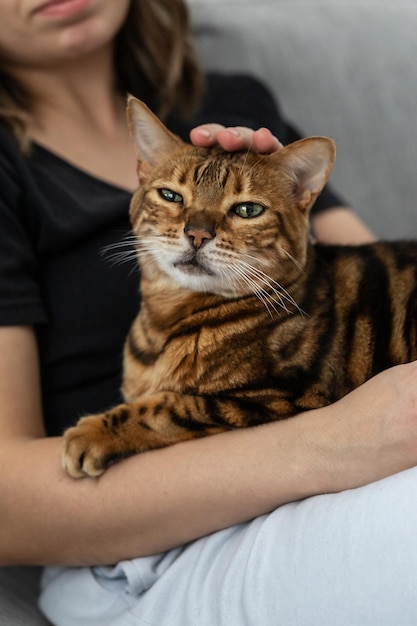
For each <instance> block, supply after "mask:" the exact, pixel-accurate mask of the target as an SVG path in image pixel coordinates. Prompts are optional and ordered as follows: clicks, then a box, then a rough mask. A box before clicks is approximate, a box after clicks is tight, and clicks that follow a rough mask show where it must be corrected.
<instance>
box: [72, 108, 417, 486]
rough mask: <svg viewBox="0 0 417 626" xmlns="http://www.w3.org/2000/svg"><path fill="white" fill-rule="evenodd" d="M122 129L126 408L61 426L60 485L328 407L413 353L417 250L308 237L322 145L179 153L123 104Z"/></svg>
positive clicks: (159, 129) (150, 121) (139, 111)
mask: <svg viewBox="0 0 417 626" xmlns="http://www.w3.org/2000/svg"><path fill="white" fill-rule="evenodd" d="M129 119H130V124H131V128H132V134H133V135H134V136H135V138H136V142H137V148H138V154H139V165H138V176H139V181H140V187H139V189H138V191H137V193H136V194H135V196H134V198H133V201H132V205H131V219H132V225H133V232H134V234H135V237H136V246H137V256H138V260H139V264H140V267H141V292H142V305H141V309H140V312H139V315H138V317H137V318H136V320H135V321H134V324H133V326H132V328H131V331H130V334H129V336H128V338H127V341H126V346H125V368H124V384H123V393H124V396H125V400H126V402H125V404H123V405H121V406H119V407H116V408H115V409H113V410H110V411H109V412H108V413H106V414H104V415H98V416H89V417H86V418H83V419H82V420H81V421H80V422H79V423H78V425H77V426H75V427H74V428H72V429H70V430H69V431H67V433H66V435H65V449H64V454H63V462H64V466H65V468H66V469H67V470H68V472H69V473H70V474H71V475H73V476H83V475H85V474H88V475H92V476H96V475H99V474H101V473H102V472H103V471H104V470H105V469H106V468H107V467H108V466H109V465H110V464H111V463H113V462H114V461H116V460H118V459H120V458H123V457H126V456H129V455H131V454H136V453H138V452H143V451H145V450H149V449H152V448H159V447H163V446H167V445H170V444H173V443H176V442H179V441H185V440H187V439H193V438H196V437H203V436H207V435H210V434H214V433H218V432H222V431H225V430H230V429H233V428H237V427H246V426H254V425H257V424H260V423H263V422H267V421H271V420H277V419H283V418H287V417H290V416H292V415H295V414H297V413H300V412H302V411H307V410H309V409H313V408H317V407H320V406H324V405H327V404H329V403H331V402H333V401H335V400H337V399H338V398H340V397H342V396H343V395H345V394H346V393H348V392H349V391H350V390H352V389H353V388H355V387H357V386H358V385H360V384H361V383H363V382H364V381H365V380H367V379H368V378H369V377H371V376H372V375H374V374H376V373H377V372H379V371H381V370H383V369H385V368H387V367H390V366H392V365H394V364H397V363H403V362H406V361H410V360H412V359H415V358H416V357H417V340H416V338H417V334H416V333H417V330H416V319H417V315H416V305H417V299H416V285H417V280H416V271H417V244H416V243H412V242H397V243H376V244H372V245H366V246H361V247H338V246H328V247H326V246H320V245H313V244H312V243H311V242H310V239H309V210H310V208H311V206H312V205H313V204H314V201H315V199H316V197H317V195H318V194H319V193H320V191H321V190H322V188H323V186H324V184H325V182H326V180H327V178H328V176H329V173H330V171H331V168H332V165H333V161H334V157H335V150H334V145H333V142H331V141H330V140H329V139H326V138H309V139H306V140H302V141H300V142H296V143H295V144H292V145H291V146H288V147H286V148H285V149H283V150H282V151H280V152H278V153H276V154H273V155H256V154H253V153H235V154H229V153H223V152H222V151H220V150H219V149H211V150H203V149H200V148H194V147H191V146H186V145H185V144H182V143H181V142H180V141H179V140H178V139H177V138H176V137H174V136H173V135H171V134H170V133H169V132H168V131H167V130H166V129H165V128H164V127H163V126H162V125H161V123H160V122H158V120H156V118H154V117H153V115H152V114H151V113H150V112H149V111H148V110H147V109H146V107H144V105H142V104H141V103H139V102H138V101H136V100H133V99H131V101H130V103H129ZM161 190H162V191H161ZM250 203H253V204H250ZM250 212H254V213H255V215H254V216H253V217H249V216H247V215H248V213H250ZM258 212H259V214H256V213H258ZM245 216H246V217H245Z"/></svg>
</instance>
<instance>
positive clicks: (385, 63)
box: [189, 0, 417, 238]
mask: <svg viewBox="0 0 417 626" xmlns="http://www.w3.org/2000/svg"><path fill="white" fill-rule="evenodd" d="M189 2H190V5H191V8H192V15H193V24H194V29H195V33H196V35H197V40H198V44H199V51H200V55H201V59H202V61H203V63H204V65H205V66H206V67H209V68H211V69H220V70H224V71H230V70H239V71H247V72H251V73H253V74H255V75H257V76H258V77H260V78H261V79H263V80H264V82H266V83H267V84H268V85H269V87H270V88H271V89H272V90H273V91H275V92H276V93H277V94H278V95H279V99H280V102H281V104H282V108H283V111H284V113H285V115H286V117H287V118H289V119H290V120H291V121H293V122H294V123H295V124H296V125H298V126H300V128H301V129H302V131H303V132H305V133H306V134H309V135H318V134H323V135H329V136H331V137H333V138H334V139H335V140H336V143H337V151H338V157H337V162H336V167H335V170H334V172H333V174H332V178H331V181H332V182H333V184H334V186H335V187H336V189H337V190H338V191H339V192H340V193H341V194H342V195H343V196H344V197H345V198H346V199H347V200H348V201H349V202H350V203H351V204H352V205H353V206H354V207H355V209H356V210H357V211H358V212H359V213H360V214H361V215H362V216H363V217H364V218H365V219H366V221H367V222H368V223H369V224H370V225H371V226H372V228H373V229H374V230H375V232H376V233H377V234H378V236H380V237H384V238H399V237H417V218H416V213H417V211H416V198H417V175H416V174H417V165H416V163H417V124H416V120H415V118H416V111H417V109H416V104H417V80H416V67H415V60H416V58H417V37H416V36H415V32H416V27H417V0H408V1H404V0H327V1H326V0H256V1H253V0H189Z"/></svg>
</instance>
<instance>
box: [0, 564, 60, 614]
mask: <svg viewBox="0 0 417 626" xmlns="http://www.w3.org/2000/svg"><path fill="white" fill-rule="evenodd" d="M40 571H41V570H40V568H37V567H10V568H7V567H5V568H0V626H47V625H48V624H49V622H47V621H46V620H45V619H44V618H43V617H42V615H41V614H40V613H39V611H38V609H37V596H38V588H39V575H40Z"/></svg>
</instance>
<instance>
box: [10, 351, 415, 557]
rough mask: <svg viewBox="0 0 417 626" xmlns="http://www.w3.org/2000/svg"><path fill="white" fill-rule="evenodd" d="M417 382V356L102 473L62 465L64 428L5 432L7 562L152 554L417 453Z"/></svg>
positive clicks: (388, 469)
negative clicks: (318, 405) (333, 391)
mask: <svg viewBox="0 0 417 626" xmlns="http://www.w3.org/2000/svg"><path fill="white" fill-rule="evenodd" d="M416 383H417V365H416V364H415V363H413V364H411V365H406V366H400V367H398V368H394V369H393V370H391V371H390V372H384V373H383V374H381V375H379V376H378V377H376V378H374V379H372V380H371V381H369V382H368V383H366V384H365V385H363V386H362V387H361V388H360V389H358V390H356V391H355V392H353V393H352V394H350V395H349V396H346V397H345V398H344V399H343V400H341V401H339V402H338V403H336V404H334V405H332V406H330V407H326V408H324V409H319V410H317V411H311V412H309V413H305V414H303V415H301V416H298V417H295V418H291V419H288V420H286V421H282V422H276V423H273V424H267V425H264V426H258V427H256V428H253V429H241V430H237V431H233V432H229V433H224V434H221V435H214V436H211V437H207V438H205V439H200V440H197V441H192V442H188V443H183V444H178V445H175V446H172V447H170V448H166V449H164V450H159V451H154V452H148V453H146V454H143V455H139V456H136V457H132V458H130V459H127V460H125V461H122V462H121V463H119V464H117V465H115V466H113V467H112V468H110V469H109V470H108V471H107V472H106V473H105V474H104V475H103V476H102V477H101V478H99V479H89V478H85V479H80V480H74V479H71V478H70V477H68V476H67V475H66V474H65V473H64V471H63V470H62V469H61V467H60V461H59V459H60V449H61V441H60V439H37V440H31V441H17V440H15V441H14V442H13V443H12V442H10V445H7V446H5V445H3V443H2V444H1V450H0V459H1V460H0V519H1V520H2V532H1V533H0V562H1V563H2V564H19V563H27V564H54V563H61V564H70V565H78V564H103V563H113V562H116V561H119V560H121V559H125V558H132V557H134V556H141V555H148V554H152V553H156V552H159V551H162V550H165V549H167V548H170V547H173V546H176V545H179V544H182V543H185V542H188V541H190V540H192V539H194V538H197V537H199V536H202V535H205V534H207V533H211V532H213V531H215V530H218V529H220V528H224V527H226V526H229V525H232V524H236V523H239V522H242V521H245V520H247V519H250V518H252V517H255V516H257V515H260V514H262V513H265V512H267V511H270V510H272V509H274V508H276V507H277V506H279V505H281V504H283V503H286V502H289V501H292V500H296V499H299V498H304V497H307V496H310V495H314V494H318V493H323V492H334V491H340V490H343V489H347V488H353V487H357V486H360V485H363V484H366V483H369V482H372V481H374V480H377V479H379V478H383V477H384V476H387V475H389V474H392V473H394V472H397V471H400V470H403V469H406V468H408V467H410V466H412V465H415V464H416V463H417V402H416V396H417V393H416V391H415V389H417V384H416ZM5 468H7V472H6V471H4V469H5ZM7 476H8V478H6V477H7Z"/></svg>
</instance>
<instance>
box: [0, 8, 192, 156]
mask: <svg viewBox="0 0 417 626" xmlns="http://www.w3.org/2000/svg"><path fill="white" fill-rule="evenodd" d="M115 68H116V75H117V77H118V81H119V89H120V91H121V92H122V93H131V94H133V95H135V96H137V97H138V98H142V99H143V100H145V101H147V102H152V104H154V105H155V107H156V110H157V113H158V115H159V116H160V117H162V118H164V117H166V116H167V114H168V113H169V112H170V111H172V109H174V108H175V110H176V111H178V113H182V114H183V115H186V114H188V113H190V112H191V111H192V110H193V109H194V108H195V107H196V106H197V104H198V102H199V100H200V97H201V92H202V85H203V80H202V76H201V72H200V68H199V66H198V63H197V59H196V56H195V52H194V48H193V45H192V41H191V37H190V33H189V17H188V11H187V8H186V6H185V3H184V0H131V4H130V9H129V12H128V15H127V18H126V21H125V23H124V25H123V26H122V28H121V30H120V32H119V34H118V35H117V37H116V40H115ZM30 102H31V96H30V94H29V93H27V91H26V90H25V88H24V86H23V85H21V84H19V83H18V81H16V80H15V79H14V78H12V77H11V76H9V75H8V74H7V73H6V72H5V71H4V70H2V69H1V68H0V122H3V123H4V124H5V125H6V126H7V127H8V128H9V129H10V131H11V132H12V134H13V135H14V137H15V138H16V139H17V141H18V142H19V144H20V146H21V148H22V150H23V151H26V150H27V149H28V146H29V145H30V141H29V138H28V135H27V131H26V114H27V112H28V111H29V108H30Z"/></svg>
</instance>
